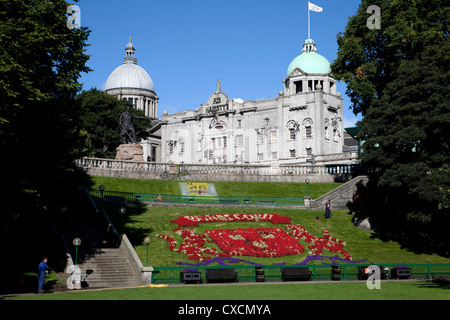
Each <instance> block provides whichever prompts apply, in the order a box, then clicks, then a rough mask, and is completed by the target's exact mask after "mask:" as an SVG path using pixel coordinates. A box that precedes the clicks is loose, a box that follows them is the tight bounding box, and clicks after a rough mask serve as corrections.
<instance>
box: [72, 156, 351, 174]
mask: <svg viewBox="0 0 450 320" xmlns="http://www.w3.org/2000/svg"><path fill="white" fill-rule="evenodd" d="M77 165H78V166H80V167H83V168H88V169H89V168H93V169H103V170H121V171H140V172H155V173H174V174H194V173H212V174H218V175H220V174H252V175H305V176H306V175H327V174H347V173H352V171H353V167H354V165H309V164H308V165H283V164H282V165H280V166H275V167H272V166H271V165H250V164H184V163H183V164H173V163H160V162H135V161H123V160H114V159H100V158H82V159H79V160H78V161H77Z"/></svg>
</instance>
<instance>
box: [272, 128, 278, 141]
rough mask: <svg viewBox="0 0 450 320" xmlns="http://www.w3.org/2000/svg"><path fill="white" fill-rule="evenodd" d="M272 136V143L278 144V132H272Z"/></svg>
mask: <svg viewBox="0 0 450 320" xmlns="http://www.w3.org/2000/svg"><path fill="white" fill-rule="evenodd" d="M271 136H272V142H277V140H278V136H277V132H276V131H272V133H271Z"/></svg>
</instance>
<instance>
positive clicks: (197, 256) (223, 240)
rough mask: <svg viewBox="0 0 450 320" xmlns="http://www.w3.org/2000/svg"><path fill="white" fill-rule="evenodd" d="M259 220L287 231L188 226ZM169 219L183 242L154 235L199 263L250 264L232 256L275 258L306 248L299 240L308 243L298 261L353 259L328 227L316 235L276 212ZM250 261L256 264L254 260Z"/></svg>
mask: <svg viewBox="0 0 450 320" xmlns="http://www.w3.org/2000/svg"><path fill="white" fill-rule="evenodd" d="M258 221H263V222H270V223H272V224H278V225H279V224H285V229H286V230H284V229H282V228H235V229H215V230H206V231H205V233H204V234H197V231H196V230H195V229H187V228H189V227H196V226H199V224H200V223H217V222H258ZM170 222H171V223H174V224H177V225H178V227H177V228H175V229H173V231H174V232H175V233H176V234H178V235H179V236H181V237H182V238H183V242H182V243H181V244H180V245H179V246H178V247H177V245H178V244H177V242H176V241H175V239H173V238H172V237H170V236H167V235H162V234H159V235H157V236H158V237H159V238H161V239H164V240H166V241H168V242H169V250H171V251H176V252H179V253H183V254H185V255H186V256H187V258H188V259H189V260H194V261H198V263H200V264H202V263H203V264H210V263H214V262H217V263H219V264H220V265H226V264H225V262H226V261H228V262H229V263H241V262H246V263H250V262H249V261H247V260H241V259H238V258H233V257H238V256H248V257H261V258H275V257H285V256H290V255H299V254H301V253H303V252H304V251H305V248H304V246H303V245H302V244H301V243H300V242H299V240H301V241H304V242H306V243H308V249H309V252H308V256H307V257H306V259H305V260H304V261H302V262H300V263H298V264H307V263H308V262H310V261H313V260H321V262H322V263H323V264H328V263H327V262H326V260H323V258H326V259H328V260H329V261H331V263H330V264H336V263H337V262H350V261H352V256H351V255H350V253H349V252H348V251H346V250H344V246H345V242H344V241H342V240H340V239H337V238H335V237H332V236H330V232H329V230H328V229H325V230H324V231H323V235H322V237H318V236H316V235H313V234H311V233H309V232H308V231H307V230H306V229H305V228H304V227H303V226H301V225H299V224H292V225H291V224H290V223H291V218H290V217H283V216H279V215H276V214H215V215H190V216H181V217H179V218H178V219H175V220H171V221H170ZM209 243H214V244H216V245H217V247H218V248H219V250H218V249H216V248H215V247H211V246H210V245H208V244H209ZM324 250H327V251H329V252H332V253H336V254H341V255H343V258H340V257H339V256H337V255H336V256H332V257H329V256H322V255H321V254H322V253H323V251H324ZM305 261H306V262H305ZM324 261H325V262H324ZM180 264H184V265H193V264H185V263H180ZM250 264H254V265H258V264H257V263H253V262H252V263H250ZM281 264H283V263H281ZM196 265H197V264H196Z"/></svg>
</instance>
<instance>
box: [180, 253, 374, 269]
mask: <svg viewBox="0 0 450 320" xmlns="http://www.w3.org/2000/svg"><path fill="white" fill-rule="evenodd" d="M315 260H318V261H320V262H321V264H323V265H336V264H339V262H342V263H355V264H357V263H364V262H367V261H366V260H346V259H343V258H340V257H338V256H320V255H308V256H307V257H306V258H305V259H304V260H303V261H301V262H298V263H295V264H292V265H307V264H308V263H310V262H311V261H315ZM327 261H330V262H327ZM214 263H218V264H219V265H220V266H224V267H226V266H233V265H236V264H239V263H245V264H250V265H254V266H263V264H260V263H257V262H253V261H249V260H245V259H239V258H231V257H216V258H212V259H209V260H206V261H203V262H196V263H189V262H182V261H179V262H177V263H176V264H177V265H182V266H195V267H205V266H209V265H211V264H214ZM286 264H287V263H286V262H280V263H274V264H273V265H278V266H282V265H286Z"/></svg>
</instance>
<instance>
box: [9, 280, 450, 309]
mask: <svg viewBox="0 0 450 320" xmlns="http://www.w3.org/2000/svg"><path fill="white" fill-rule="evenodd" d="M449 289H450V283H449V282H440V281H435V282H420V281H382V283H381V289H379V290H377V289H373V290H369V289H368V288H367V286H366V283H365V281H353V282H314V283H293V284H288V283H281V284H265V283H261V284H240V285H216V286H210V285H198V286H197V285H193V286H192V285H191V286H189V285H186V286H168V287H150V288H149V287H142V288H133V289H109V290H86V291H77V290H75V291H70V292H65V293H54V294H44V295H28V296H22V297H14V298H6V299H7V300H223V301H224V303H226V301H227V300H249V301H255V302H256V301H260V303H263V302H261V300H262V301H264V300H449V299H450V290H449ZM290 306H291V307H292V305H290Z"/></svg>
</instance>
